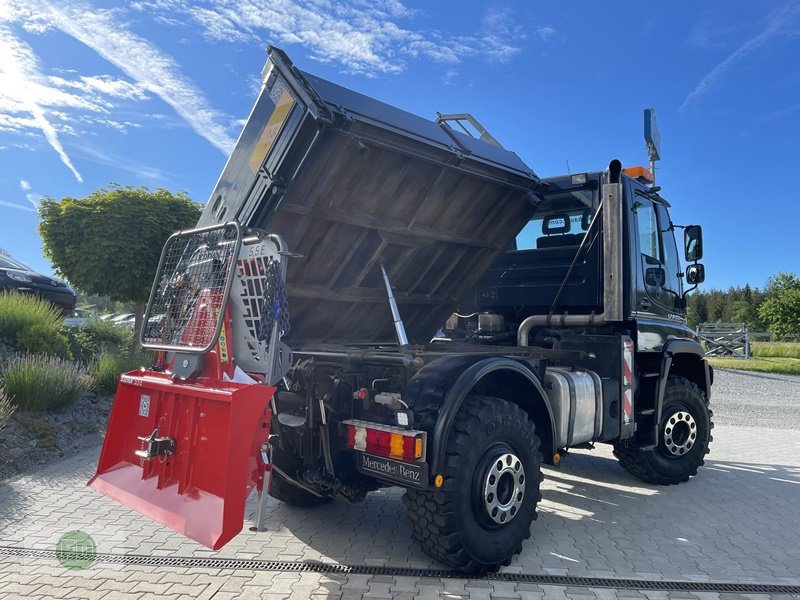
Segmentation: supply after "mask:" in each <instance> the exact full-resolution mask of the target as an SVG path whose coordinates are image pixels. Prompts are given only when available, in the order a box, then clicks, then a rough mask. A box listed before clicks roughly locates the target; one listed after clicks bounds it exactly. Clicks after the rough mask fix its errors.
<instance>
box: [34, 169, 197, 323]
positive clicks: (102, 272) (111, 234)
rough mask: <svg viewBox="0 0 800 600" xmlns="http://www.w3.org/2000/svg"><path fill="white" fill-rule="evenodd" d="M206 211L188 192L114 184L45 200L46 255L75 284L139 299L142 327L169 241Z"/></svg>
mask: <svg viewBox="0 0 800 600" xmlns="http://www.w3.org/2000/svg"><path fill="white" fill-rule="evenodd" d="M200 211H201V207H200V205H199V204H196V203H194V202H192V201H191V200H190V199H189V197H188V196H187V195H186V193H185V192H178V193H177V194H173V193H172V192H169V191H167V190H164V189H157V190H156V191H154V192H152V191H150V190H149V189H147V188H145V187H138V188H134V187H130V186H126V187H123V186H119V185H111V186H109V189H99V190H97V191H95V192H93V193H91V194H89V195H88V196H87V197H86V198H69V197H66V198H62V199H61V200H60V201H56V200H54V199H52V198H46V199H44V200H43V201H42V202H41V204H40V206H39V215H40V217H41V222H40V223H39V233H40V234H41V236H42V240H43V241H44V253H45V255H46V256H47V257H48V258H49V259H50V260H51V261H52V263H53V265H54V266H55V268H56V270H57V271H58V273H59V274H61V275H62V276H64V277H66V278H67V279H68V280H69V281H70V282H71V283H72V284H73V285H75V286H76V287H78V288H79V289H80V290H82V291H84V292H86V293H96V294H102V295H104V296H109V297H110V298H112V299H113V300H119V301H124V302H133V303H134V306H135V311H134V312H135V313H136V328H137V329H136V330H137V331H138V330H139V327H140V326H141V322H140V321H141V318H142V313H143V312H144V304H145V302H147V299H148V297H149V295H150V287H151V286H152V284H153V278H154V276H155V272H156V268H157V267H158V260H159V257H160V256H161V249H162V247H163V245H164V242H166V240H167V238H168V237H169V236H170V235H171V234H172V233H174V232H176V231H178V230H180V229H187V228H189V227H193V226H194V225H195V224H196V223H197V220H198V219H199V218H200Z"/></svg>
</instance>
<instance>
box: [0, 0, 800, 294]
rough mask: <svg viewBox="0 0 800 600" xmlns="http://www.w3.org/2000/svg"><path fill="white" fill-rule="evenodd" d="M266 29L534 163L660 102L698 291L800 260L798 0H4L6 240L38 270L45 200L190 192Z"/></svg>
mask: <svg viewBox="0 0 800 600" xmlns="http://www.w3.org/2000/svg"><path fill="white" fill-rule="evenodd" d="M270 44H272V45H275V46H278V47H280V48H282V49H283V50H285V51H286V52H287V53H288V55H289V56H290V58H291V59H292V60H293V62H294V63H295V64H296V65H297V66H298V67H299V68H301V69H302V70H305V71H308V72H311V73H313V74H315V75H318V76H320V77H323V78H325V79H329V80H331V81H334V82H336V83H338V84H340V85H344V86H345V87H348V88H351V89H354V90H356V91H358V92H361V93H364V94H367V95H369V96H372V97H375V98H378V99H380V100H383V101H385V102H388V103H390V104H393V105H395V106H397V107H400V108H402V109H405V110H408V111H410V112H413V113H416V114H418V115H422V116H425V117H430V118H435V113H436V111H438V112H441V113H461V112H469V113H472V114H473V115H474V116H475V117H476V118H477V119H478V120H479V121H480V122H481V123H482V124H483V125H484V126H485V127H486V128H487V129H488V130H489V131H490V132H491V133H492V135H493V136H494V137H495V138H496V139H497V140H498V141H499V142H500V143H501V144H502V145H503V146H504V147H506V148H508V149H510V150H513V151H514V152H516V153H517V154H518V155H519V156H520V157H521V158H522V160H523V161H525V163H526V164H528V165H529V166H530V167H531V168H532V169H533V171H534V172H535V173H536V174H537V175H539V176H540V177H548V176H554V175H561V174H564V173H566V172H572V173H576V172H582V171H597V170H602V169H604V168H605V167H606V166H607V165H608V163H609V161H610V160H611V159H613V158H618V159H620V160H621V161H622V162H623V164H624V165H625V166H632V165H640V164H642V165H645V164H647V154H646V151H645V144H644V140H643V109H644V108H646V107H653V108H655V110H656V114H657V119H658V126H659V129H660V132H661V157H662V160H661V161H660V162H659V163H658V165H657V172H656V178H657V183H658V185H660V186H661V187H662V195H663V196H664V197H666V198H667V199H668V200H669V201H670V203H671V204H672V217H673V221H674V222H675V223H677V224H694V223H698V224H701V225H702V226H703V229H704V243H705V257H704V259H703V262H704V264H705V266H706V277H707V278H706V283H705V284H704V286H703V287H704V288H705V289H711V288H718V289H727V288H728V287H730V286H743V285H745V284H747V283H749V284H750V285H751V286H755V287H763V286H764V285H765V283H766V281H767V279H768V278H769V277H770V276H771V275H773V274H775V273H778V272H781V271H787V272H793V273H800V251H799V250H798V248H800V243H798V239H797V238H798V233H797V224H798V222H799V221H800V208H799V207H798V206H800V200H798V198H797V197H796V196H797V193H796V192H794V191H793V190H794V188H795V187H796V186H795V185H793V184H791V183H790V182H789V181H788V176H789V175H791V174H792V173H796V172H798V159H800V1H798V0H793V1H792V0H789V1H764V2H752V1H750V0H709V1H706V2H695V1H688V0H676V1H670V2H667V1H659V2H621V1H611V2H602V3H601V2H591V1H588V0H586V1H578V0H574V1H571V2H541V1H531V0H527V1H517V2H514V1H508V2H477V1H465V0H461V1H459V2H455V1H453V0H440V1H438V2H421V1H417V0H415V1H413V2H412V1H408V2H401V1H400V0H348V1H346V2H334V1H333V0H271V1H264V0H199V1H197V0H194V1H193V0H136V1H131V2H108V1H100V0H52V1H51V0H0V248H3V249H5V250H6V251H7V252H9V253H10V254H12V255H13V256H14V257H15V258H17V259H18V260H21V261H22V262H25V263H27V264H28V265H30V266H31V267H33V268H34V269H35V270H38V271H41V272H45V273H51V272H52V267H51V266H50V264H49V263H48V261H47V260H46V258H44V256H43V254H42V246H41V240H40V238H39V235H38V232H37V224H38V214H37V212H36V209H37V206H38V203H39V201H40V200H41V199H42V198H43V197H52V198H55V199H60V198H63V197H66V196H70V197H76V198H79V197H83V196H86V195H88V194H90V193H91V192H93V191H94V190H97V189H98V188H103V187H106V186H108V185H109V184H110V183H119V184H122V185H134V186H138V185H144V186H148V187H150V188H159V187H162V188H166V189H169V190H172V191H178V190H184V191H186V192H187V193H188V194H189V195H190V197H191V198H192V199H194V200H196V201H198V202H203V203H205V202H206V201H207V199H208V196H209V195H210V193H211V190H212V188H213V186H214V183H215V182H216V180H217V178H218V176H219V173H220V172H221V170H222V168H223V166H224V165H225V161H226V159H227V156H228V155H229V153H230V151H231V150H232V148H233V146H234V144H235V141H236V138H237V136H238V133H239V131H240V130H241V128H242V125H243V123H244V120H245V119H246V118H247V115H248V113H249V111H250V109H251V107H252V105H253V103H254V101H255V99H256V96H257V93H258V90H259V86H260V71H261V69H262V67H263V65H264V62H265V60H266V52H265V49H266V47H267V45H270ZM679 243H680V242H679Z"/></svg>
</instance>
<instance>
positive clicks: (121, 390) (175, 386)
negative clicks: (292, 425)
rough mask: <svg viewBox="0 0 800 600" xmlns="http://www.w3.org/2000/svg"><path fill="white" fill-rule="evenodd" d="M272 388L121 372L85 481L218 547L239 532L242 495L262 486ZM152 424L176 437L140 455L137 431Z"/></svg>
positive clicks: (146, 432) (160, 434) (149, 431)
mask: <svg viewBox="0 0 800 600" xmlns="http://www.w3.org/2000/svg"><path fill="white" fill-rule="evenodd" d="M274 392H275V388H272V387H268V386H265V385H260V384H238V383H233V382H227V381H220V380H209V379H205V378H202V379H198V380H195V381H194V382H192V383H187V382H176V381H173V380H172V379H171V378H170V377H169V376H168V375H166V374H164V373H157V372H152V371H144V372H142V371H134V372H131V373H127V374H125V375H123V376H122V377H121V379H120V382H119V385H118V387H117V394H116V397H115V399H114V407H113V409H112V411H111V418H110V419H109V423H108V431H107V433H106V438H105V442H104V443H103V450H102V453H101V454H100V462H99V464H98V466H97V474H96V475H95V476H94V477H92V479H91V480H90V481H89V484H88V485H89V486H91V487H92V488H94V489H96V490H97V491H99V492H101V493H102V494H105V495H106V496H108V497H110V498H113V499H114V500H117V501H118V502H121V503H122V504H125V505H127V506H130V507H131V508H133V509H134V510H137V511H138V512H140V513H142V514H144V515H146V516H148V517H150V518H152V519H155V520H156V521H158V522H159V523H162V524H164V525H166V526H167V527H169V528H171V529H174V530H175V531H177V532H178V533H181V534H183V535H185V536H187V537H189V538H191V539H193V540H195V541H196V542H199V543H200V544H203V545H204V546H208V547H209V548H213V549H214V550H217V549H219V548H221V547H222V546H224V545H225V544H226V543H227V542H229V541H230V540H231V539H232V538H233V537H234V536H236V534H238V533H239V532H240V531H241V529H242V525H243V522H244V507H245V502H246V500H247V496H248V495H249V493H250V491H251V490H252V489H253V487H256V486H259V487H260V486H261V481H260V478H261V477H262V476H263V471H264V467H263V464H262V463H261V458H260V456H259V450H260V447H261V444H262V443H263V442H266V440H267V437H268V435H269V427H270V418H271V411H270V409H269V399H270V398H271V397H272V394H273V393H274ZM155 429H158V437H160V438H163V437H169V438H172V439H173V440H174V442H175V452H174V454H173V455H161V456H157V457H155V458H152V459H148V460H142V459H140V458H139V457H138V456H136V454H135V452H136V451H137V450H140V449H142V447H143V444H142V442H141V441H140V440H139V437H149V436H150V435H151V434H152V433H153V431H154V430H155Z"/></svg>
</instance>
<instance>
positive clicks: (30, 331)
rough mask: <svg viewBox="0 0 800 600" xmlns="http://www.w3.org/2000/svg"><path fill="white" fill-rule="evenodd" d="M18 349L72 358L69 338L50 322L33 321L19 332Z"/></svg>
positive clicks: (31, 352)
mask: <svg viewBox="0 0 800 600" xmlns="http://www.w3.org/2000/svg"><path fill="white" fill-rule="evenodd" d="M17 349H18V350H20V351H22V352H28V353H30V354H49V355H50V356H58V357H60V358H71V354H70V349H69V340H68V339H67V336H66V335H64V334H63V333H62V332H61V331H60V330H58V329H56V328H55V327H53V325H52V324H50V323H31V324H30V325H26V326H25V327H24V328H23V329H21V330H20V332H19V333H18V334H17Z"/></svg>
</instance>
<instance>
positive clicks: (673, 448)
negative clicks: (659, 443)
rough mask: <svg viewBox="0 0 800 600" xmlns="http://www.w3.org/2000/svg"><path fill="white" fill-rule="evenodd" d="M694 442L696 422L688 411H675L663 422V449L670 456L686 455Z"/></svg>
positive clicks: (695, 438)
mask: <svg viewBox="0 0 800 600" xmlns="http://www.w3.org/2000/svg"><path fill="white" fill-rule="evenodd" d="M696 441H697V422H696V421H695V420H694V417H693V416H692V415H691V414H689V412H688V411H685V410H678V411H675V412H674V413H672V415H670V416H669V418H668V419H667V420H666V421H664V448H665V449H666V451H667V452H668V453H669V454H670V455H672V456H678V457H680V456H684V455H686V453H687V452H689V450H691V449H692V447H693V446H694V444H695V442H696Z"/></svg>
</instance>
